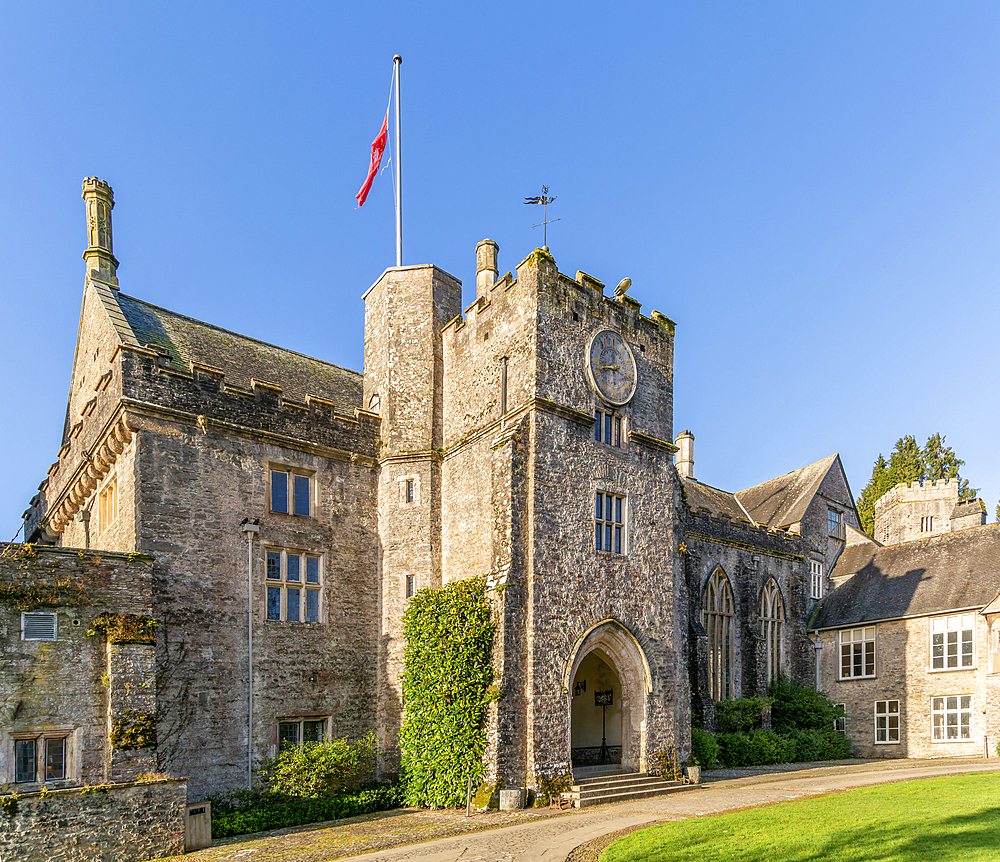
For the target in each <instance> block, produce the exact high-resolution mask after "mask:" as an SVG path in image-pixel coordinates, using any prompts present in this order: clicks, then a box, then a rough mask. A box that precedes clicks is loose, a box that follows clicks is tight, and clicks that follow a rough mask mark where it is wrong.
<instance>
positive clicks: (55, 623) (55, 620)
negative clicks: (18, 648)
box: [21, 611, 59, 643]
mask: <svg viewBox="0 0 1000 862" xmlns="http://www.w3.org/2000/svg"><path fill="white" fill-rule="evenodd" d="M28 617H49V618H50V619H51V620H52V637H50V638H29V637H25V623H26V622H27V618H28ZM21 640H23V641H29V642H32V643H51V642H52V641H57V640H59V616H58V614H56V612H55V611H22V613H21Z"/></svg>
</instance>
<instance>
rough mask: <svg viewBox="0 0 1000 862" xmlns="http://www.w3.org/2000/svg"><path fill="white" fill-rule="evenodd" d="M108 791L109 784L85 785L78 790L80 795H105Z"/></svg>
mask: <svg viewBox="0 0 1000 862" xmlns="http://www.w3.org/2000/svg"><path fill="white" fill-rule="evenodd" d="M110 790H111V785H110V784H85V785H84V786H83V787H81V788H80V793H83V794H87V793H107V792H108V791H110Z"/></svg>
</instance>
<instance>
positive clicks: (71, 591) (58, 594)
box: [0, 543, 87, 611]
mask: <svg viewBox="0 0 1000 862" xmlns="http://www.w3.org/2000/svg"><path fill="white" fill-rule="evenodd" d="M37 560H38V548H37V547H36V546H35V545H33V544H24V545H16V544H13V543H4V544H0V573H2V574H3V575H4V579H3V580H0V605H9V606H12V607H15V608H17V609H18V610H19V611H33V610H35V609H36V608H54V607H62V606H65V605H85V604H87V591H86V590H85V589H84V587H83V586H81V585H80V584H74V583H72V582H71V581H68V580H61V581H60V580H57V581H54V582H50V581H47V580H45V579H44V578H39V577H38V575H39V570H38V567H37V565H36V562H37ZM9 573H12V574H13V577H10V576H9ZM15 581H21V582H22V583H16V582H15ZM23 582H27V585H25V583H23Z"/></svg>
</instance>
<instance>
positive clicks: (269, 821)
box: [209, 784, 403, 839]
mask: <svg viewBox="0 0 1000 862" xmlns="http://www.w3.org/2000/svg"><path fill="white" fill-rule="evenodd" d="M209 801H210V802H211V803H212V838H214V839H218V838H228V837H230V836H232V835H246V834H248V833H250V832H263V831H264V830H266V829H287V828H288V827H291V826H302V825H304V824H306V823H321V822H323V821H324V820H339V819H341V818H343V817H357V816H358V815H359V814H371V813H372V812H373V811H388V810H390V809H392V808H399V807H400V806H401V805H402V804H403V788H402V786H401V785H399V784H379V785H373V786H370V787H365V788H362V789H361V790H357V791H354V792H353V793H344V794H341V795H340V796H335V797H333V798H332V799H295V798H290V797H288V796H285V795H283V794H280V793H272V792H268V791H259V790H254V791H248V790H242V791H236V792H233V793H229V794H223V795H220V796H211V797H209Z"/></svg>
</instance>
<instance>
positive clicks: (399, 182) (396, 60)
mask: <svg viewBox="0 0 1000 862" xmlns="http://www.w3.org/2000/svg"><path fill="white" fill-rule="evenodd" d="M392 63H393V72H394V73H395V74H394V77H395V83H396V266H402V265H403V173H402V171H401V170H400V168H401V167H402V161H403V157H402V155H401V153H400V140H399V139H400V134H399V67H400V66H401V65H402V63H403V58H402V57H400V56H399V54H397V55H396V56H395V57H393V58H392Z"/></svg>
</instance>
